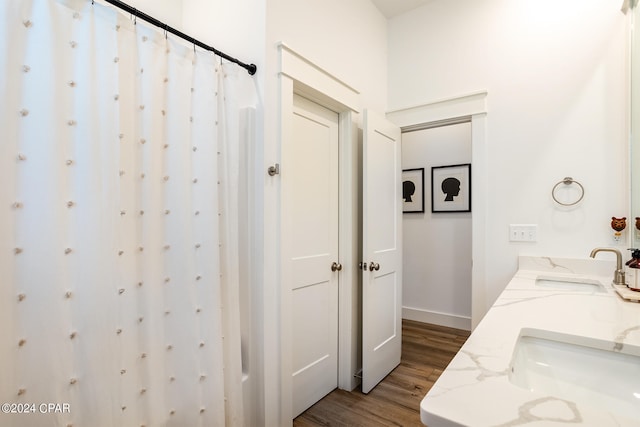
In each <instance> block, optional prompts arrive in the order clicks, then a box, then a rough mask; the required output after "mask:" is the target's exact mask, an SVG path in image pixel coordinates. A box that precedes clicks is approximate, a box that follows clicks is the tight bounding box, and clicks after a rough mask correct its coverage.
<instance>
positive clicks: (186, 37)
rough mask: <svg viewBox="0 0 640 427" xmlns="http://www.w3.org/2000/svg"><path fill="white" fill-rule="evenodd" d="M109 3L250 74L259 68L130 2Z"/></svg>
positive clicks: (107, 0) (116, 0) (109, 1)
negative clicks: (186, 32) (190, 34)
mask: <svg viewBox="0 0 640 427" xmlns="http://www.w3.org/2000/svg"><path fill="white" fill-rule="evenodd" d="M103 1H105V2H107V3H109V4H112V5H114V6H115V7H117V8H120V9H122V10H124V11H125V12H128V13H130V14H131V15H133V16H135V17H137V18H140V19H144V20H145V21H147V22H148V23H150V24H152V25H155V26H156V27H159V28H162V29H163V30H165V31H166V32H169V33H171V34H174V35H176V36H178V37H180V38H182V39H184V40H187V41H189V42H190V43H193V44H194V45H196V46H199V47H201V48H203V49H205V50H208V51H211V52H213V53H215V54H216V55H218V56H219V57H221V58H224V59H226V60H227V61H231V62H233V63H234V64H238V65H239V66H241V67H242V68H244V69H246V70H247V71H248V72H249V74H250V75H252V76H253V75H254V74H255V73H256V71H257V69H258V67H256V65H255V64H245V63H244V62H242V61H240V60H239V59H236V58H234V57H232V56H229V55H227V54H226V53H224V52H221V51H219V50H218V49H216V48H214V47H212V46H209V45H206V44H204V43H202V42H201V41H200V40H197V39H195V38H193V37H191V36H189V35H187V34H185V33H183V32H181V31H178V30H176V29H175V28H173V27H170V26H168V25H167V24H165V23H164V22H162V21H159V20H157V19H156V18H154V17H152V16H149V15H147V14H146V13H144V12H141V11H139V10H138V9H136V8H135V7H131V6H129V5H128V4H126V3H124V2H121V1H120V0H103Z"/></svg>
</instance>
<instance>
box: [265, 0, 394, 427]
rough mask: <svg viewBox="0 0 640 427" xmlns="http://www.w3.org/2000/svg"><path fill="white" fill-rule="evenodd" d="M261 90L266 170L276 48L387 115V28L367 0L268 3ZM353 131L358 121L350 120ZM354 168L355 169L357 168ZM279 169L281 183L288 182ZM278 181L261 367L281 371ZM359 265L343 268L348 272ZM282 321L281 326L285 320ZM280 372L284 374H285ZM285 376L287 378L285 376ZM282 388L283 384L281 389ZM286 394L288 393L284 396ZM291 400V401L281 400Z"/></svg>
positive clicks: (273, 376)
mask: <svg viewBox="0 0 640 427" xmlns="http://www.w3.org/2000/svg"><path fill="white" fill-rule="evenodd" d="M266 22H267V29H266V38H265V43H266V44H265V52H266V57H265V67H264V72H265V83H264V106H265V117H264V126H265V127H264V129H265V133H264V165H263V166H264V168H265V170H266V167H267V166H268V165H269V164H273V163H276V162H280V135H279V132H280V129H279V123H280V117H279V116H280V114H279V112H280V100H279V97H280V82H279V76H278V72H279V55H278V47H277V46H278V43H279V42H283V43H285V44H287V45H288V46H289V47H290V48H291V49H293V50H294V51H296V52H297V53H298V54H300V55H302V56H304V57H305V58H307V59H308V60H309V61H311V62H312V63H314V64H315V65H316V66H318V67H320V68H321V69H324V70H325V71H326V72H328V73H330V74H331V75H333V76H335V77H336V78H337V79H339V80H341V81H342V82H344V83H346V84H347V85H349V86H351V87H352V88H354V89H356V90H357V91H358V92H360V101H361V105H363V106H367V107H371V108H374V109H377V110H378V111H381V112H382V111H384V110H385V109H386V101H387V85H386V80H387V74H386V70H387V51H386V42H387V33H386V30H387V27H386V25H387V22H386V19H385V18H384V17H383V16H382V15H381V14H380V13H379V12H378V10H377V9H376V8H375V6H373V5H372V4H371V3H370V2H369V0H350V1H346V2H345V1H342V0H305V1H299V0H267V16H266ZM355 119H356V121H357V122H358V123H360V122H361V118H359V117H356V118H355ZM353 167H357V165H356V164H354V165H353ZM285 173H286V172H285V165H283V170H282V174H283V175H282V177H284V176H285ZM279 192H280V179H279V178H274V179H269V177H267V180H266V181H265V185H264V242H265V245H264V256H265V258H264V262H265V267H264V283H263V288H264V292H265V296H266V299H265V318H264V322H265V363H266V364H267V366H273V367H275V366H278V364H279V361H280V360H281V354H280V353H279V350H280V348H279V345H280V342H279V339H280V335H279V330H278V328H280V327H281V326H280V323H281V320H280V310H281V307H280V306H279V303H280V299H279V297H280V292H281V290H282V287H283V284H282V283H281V282H280V273H279V266H280V260H279V255H278V254H279V251H280V247H279V240H280V230H279V207H280V202H279ZM354 262H357V260H347V261H342V263H343V264H345V265H346V264H347V263H349V264H351V265H350V267H351V268H353V263H354ZM285 321H286V320H285ZM284 369H285V370H286V369H287V367H285V368H284ZM281 375H282V372H280V371H277V370H276V369H272V370H270V371H269V372H266V378H265V381H266V389H265V390H267V391H266V395H265V421H266V422H265V424H266V425H283V424H284V423H285V422H286V421H284V420H281V419H280V417H282V416H285V417H286V412H287V410H286V404H285V405H284V407H285V409H283V413H284V415H283V413H278V411H279V409H281V407H280V406H279V403H280V402H279V401H278V390H279V389H278V388H279V387H280V385H281V381H280V380H281ZM286 375H289V373H286ZM285 387H286V384H285ZM285 394H287V393H286V391H285ZM284 398H285V399H286V398H288V396H284Z"/></svg>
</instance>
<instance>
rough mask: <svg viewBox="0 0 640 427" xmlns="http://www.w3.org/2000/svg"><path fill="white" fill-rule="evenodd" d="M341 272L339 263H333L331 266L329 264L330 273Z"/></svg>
mask: <svg viewBox="0 0 640 427" xmlns="http://www.w3.org/2000/svg"><path fill="white" fill-rule="evenodd" d="M341 270H342V264H340V263H339V262H334V263H333V264H331V271H341Z"/></svg>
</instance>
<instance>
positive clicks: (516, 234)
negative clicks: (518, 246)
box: [509, 224, 538, 242]
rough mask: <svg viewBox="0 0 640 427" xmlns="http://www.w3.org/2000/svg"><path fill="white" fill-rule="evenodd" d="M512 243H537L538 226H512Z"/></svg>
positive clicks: (510, 227)
mask: <svg viewBox="0 0 640 427" xmlns="http://www.w3.org/2000/svg"><path fill="white" fill-rule="evenodd" d="M509 241H510V242H537V241H538V224H510V225H509Z"/></svg>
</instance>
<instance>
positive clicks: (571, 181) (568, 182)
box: [551, 176, 584, 206]
mask: <svg viewBox="0 0 640 427" xmlns="http://www.w3.org/2000/svg"><path fill="white" fill-rule="evenodd" d="M560 184H565V185H571V184H578V187H580V197H578V200H576V201H574V202H572V203H562V202H561V201H560V200H558V199H557V198H556V190H557V189H558V186H559V185H560ZM551 197H553V200H554V201H555V202H556V203H557V204H559V205H562V206H573V205H576V204H578V203H580V201H581V200H582V198H583V197H584V187H583V186H582V184H580V183H579V182H578V181H576V180H574V179H573V178H571V177H570V176H568V177H566V178H565V179H563V180H562V181H560V182H558V183H557V184H556V185H554V186H553V190H551Z"/></svg>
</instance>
